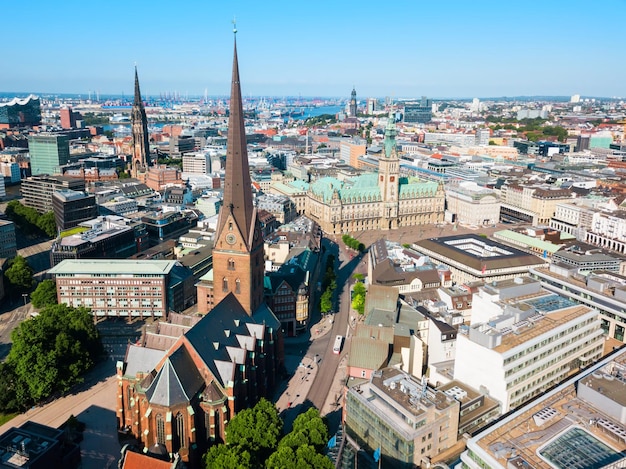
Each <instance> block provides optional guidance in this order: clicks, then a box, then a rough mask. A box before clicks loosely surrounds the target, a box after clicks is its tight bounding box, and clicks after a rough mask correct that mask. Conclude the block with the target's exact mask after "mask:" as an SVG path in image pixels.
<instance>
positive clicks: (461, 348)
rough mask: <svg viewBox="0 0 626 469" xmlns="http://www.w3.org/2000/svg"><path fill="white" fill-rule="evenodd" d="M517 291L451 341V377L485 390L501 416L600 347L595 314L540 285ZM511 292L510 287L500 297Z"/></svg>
mask: <svg viewBox="0 0 626 469" xmlns="http://www.w3.org/2000/svg"><path fill="white" fill-rule="evenodd" d="M519 287H520V289H519V294H520V295H523V297H519V296H515V297H510V298H508V299H504V300H503V299H502V298H500V301H498V303H494V305H497V306H499V309H500V311H499V314H498V315H497V316H495V317H492V318H490V320H489V322H479V323H473V324H472V325H471V326H470V327H469V328H467V327H466V328H462V330H461V332H462V333H459V335H458V336H457V343H456V346H457V350H456V362H455V368H454V379H457V380H459V381H462V382H464V383H467V384H468V385H470V386H473V387H475V388H476V389H479V390H484V391H486V392H488V393H489V395H490V397H492V398H494V399H497V400H498V401H500V403H501V406H502V412H503V413H505V412H508V411H509V410H511V409H514V408H516V407H519V406H520V405H522V404H523V403H525V402H527V401H528V400H529V399H531V398H532V397H534V396H536V395H538V394H541V393H543V392H544V391H545V390H546V389H548V388H549V387H551V386H552V385H554V384H556V383H558V382H560V381H562V380H563V379H565V378H566V377H567V376H569V375H570V374H571V373H572V372H575V371H576V370H578V369H579V368H582V367H584V366H587V365H589V364H591V363H593V362H594V361H596V360H597V359H598V358H600V357H601V355H602V349H603V343H604V337H603V330H602V328H601V327H600V319H599V316H598V311H597V310H595V309H591V308H589V307H587V306H583V305H579V304H577V303H575V302H573V301H571V300H569V299H567V298H565V297H561V296H558V295H555V294H552V293H549V292H547V291H545V290H542V289H541V286H540V284H539V282H534V283H528V282H524V283H520V284H519ZM533 290H535V293H532V291H533ZM497 293H498V292H497V291H496V290H495V289H494V290H492V291H491V292H488V295H487V296H489V295H491V296H493V295H497ZM513 294H515V289H514V288H511V287H510V285H509V287H508V288H507V289H506V291H505V292H504V296H505V297H507V296H509V295H513ZM478 297H480V295H478ZM494 309H495V308H494ZM478 310H479V308H478V307H477V306H476V295H475V300H474V311H478Z"/></svg>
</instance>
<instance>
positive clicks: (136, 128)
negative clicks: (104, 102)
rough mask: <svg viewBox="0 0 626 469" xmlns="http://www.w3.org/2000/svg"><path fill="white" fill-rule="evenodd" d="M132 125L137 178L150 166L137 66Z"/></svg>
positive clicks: (146, 126)
mask: <svg viewBox="0 0 626 469" xmlns="http://www.w3.org/2000/svg"><path fill="white" fill-rule="evenodd" d="M131 123H132V134H133V155H132V156H133V159H132V163H131V165H132V167H131V171H132V176H133V177H137V176H138V175H139V174H141V173H145V172H146V171H147V169H148V166H149V165H150V143H149V139H148V118H147V117H146V109H145V108H144V106H143V101H142V100H141V91H140V90H139V77H138V76H137V67H136V66H135V100H134V101H133V109H132V111H131Z"/></svg>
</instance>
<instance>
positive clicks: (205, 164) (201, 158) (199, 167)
mask: <svg viewBox="0 0 626 469" xmlns="http://www.w3.org/2000/svg"><path fill="white" fill-rule="evenodd" d="M211 171H212V170H211V155H210V154H209V153H192V152H189V153H185V154H184V155H183V173H191V174H210V173H211Z"/></svg>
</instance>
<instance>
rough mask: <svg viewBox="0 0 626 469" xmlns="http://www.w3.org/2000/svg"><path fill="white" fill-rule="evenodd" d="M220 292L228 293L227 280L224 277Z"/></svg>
mask: <svg viewBox="0 0 626 469" xmlns="http://www.w3.org/2000/svg"><path fill="white" fill-rule="evenodd" d="M222 291H224V292H227V291H228V279H227V278H226V277H224V278H223V279H222Z"/></svg>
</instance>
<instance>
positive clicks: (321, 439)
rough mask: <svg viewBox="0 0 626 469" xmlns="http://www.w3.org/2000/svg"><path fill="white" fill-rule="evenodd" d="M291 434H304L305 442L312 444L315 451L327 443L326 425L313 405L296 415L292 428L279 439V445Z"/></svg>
mask: <svg viewBox="0 0 626 469" xmlns="http://www.w3.org/2000/svg"><path fill="white" fill-rule="evenodd" d="M292 434H295V435H304V436H305V437H306V443H305V444H308V445H311V446H313V447H314V448H315V449H316V450H317V451H322V450H323V449H324V448H325V447H326V444H327V443H328V426H327V425H326V422H324V419H322V417H320V413H319V411H318V410H317V409H316V408H314V407H311V408H310V409H309V410H307V411H306V412H304V413H302V414H300V415H298V416H297V417H296V419H295V420H294V422H293V429H292V430H291V432H290V433H289V434H287V435H286V436H285V438H283V439H282V440H281V442H280V446H283V442H285V439H286V438H287V437H289V436H290V435H292ZM286 444H287V443H286V442H285V445H286ZM289 446H291V445H289ZM298 446H302V445H298ZM293 447H294V446H292V448H293Z"/></svg>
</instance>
